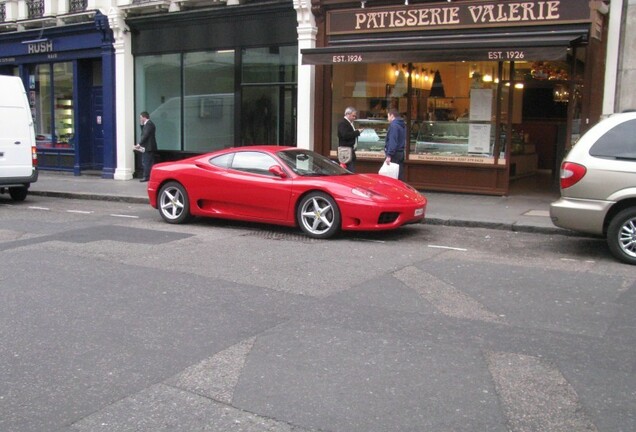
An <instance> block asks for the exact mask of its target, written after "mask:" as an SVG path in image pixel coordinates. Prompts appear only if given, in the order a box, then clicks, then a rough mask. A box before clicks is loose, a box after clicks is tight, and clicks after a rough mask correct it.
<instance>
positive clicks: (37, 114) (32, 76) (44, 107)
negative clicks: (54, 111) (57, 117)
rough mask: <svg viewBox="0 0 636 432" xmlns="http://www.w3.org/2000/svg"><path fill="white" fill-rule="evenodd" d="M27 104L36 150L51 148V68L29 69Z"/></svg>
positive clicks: (35, 67)
mask: <svg viewBox="0 0 636 432" xmlns="http://www.w3.org/2000/svg"><path fill="white" fill-rule="evenodd" d="M29 69H30V70H29V104H30V105H31V113H32V114H33V119H34V127H35V140H36V143H37V146H38V148H52V147H54V145H55V141H54V140H53V117H52V115H51V66H50V65H48V64H41V65H36V66H33V67H31V68H29Z"/></svg>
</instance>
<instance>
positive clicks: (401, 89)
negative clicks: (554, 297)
mask: <svg viewBox="0 0 636 432" xmlns="http://www.w3.org/2000/svg"><path fill="white" fill-rule="evenodd" d="M407 91H408V86H407V84H406V75H405V74H404V71H403V70H399V71H398V76H397V79H396V80H395V85H394V86H393V90H392V91H391V97H402V96H404V94H405V93H406V92H407Z"/></svg>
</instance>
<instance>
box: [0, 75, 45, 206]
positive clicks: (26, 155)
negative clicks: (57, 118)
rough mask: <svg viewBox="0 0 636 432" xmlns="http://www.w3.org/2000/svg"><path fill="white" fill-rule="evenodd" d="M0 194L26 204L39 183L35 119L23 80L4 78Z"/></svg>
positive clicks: (0, 88) (0, 86) (1, 87)
mask: <svg viewBox="0 0 636 432" xmlns="http://www.w3.org/2000/svg"><path fill="white" fill-rule="evenodd" d="M0 94H1V95H2V96H1V97H0V193H5V192H9V195H11V198H12V199H13V200H14V201H24V199H25V198H26V196H27V192H28V190H29V186H30V185H31V183H33V182H35V181H37V179H38V171H37V153H36V149H35V132H34V130H33V118H32V117H31V109H30V108H29V101H28V99H27V95H26V91H25V90H24V86H23V85H22V80H21V79H20V78H18V77H15V76H6V75H0Z"/></svg>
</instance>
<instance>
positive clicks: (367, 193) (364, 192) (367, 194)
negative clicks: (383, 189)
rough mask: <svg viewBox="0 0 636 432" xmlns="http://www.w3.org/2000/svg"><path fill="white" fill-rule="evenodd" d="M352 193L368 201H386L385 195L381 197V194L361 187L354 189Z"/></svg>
mask: <svg viewBox="0 0 636 432" xmlns="http://www.w3.org/2000/svg"><path fill="white" fill-rule="evenodd" d="M351 193H352V194H354V195H356V196H359V197H362V198H367V199H386V197H385V196H384V195H380V194H379V193H376V192H373V191H372V190H371V189H365V188H360V187H354V188H353V189H351Z"/></svg>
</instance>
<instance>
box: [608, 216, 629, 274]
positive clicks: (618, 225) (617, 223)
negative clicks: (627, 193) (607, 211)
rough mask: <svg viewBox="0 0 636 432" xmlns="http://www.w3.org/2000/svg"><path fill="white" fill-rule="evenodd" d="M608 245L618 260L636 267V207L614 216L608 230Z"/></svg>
mask: <svg viewBox="0 0 636 432" xmlns="http://www.w3.org/2000/svg"><path fill="white" fill-rule="evenodd" d="M607 244H608V246H609V249H610V252H612V255H614V256H615V257H616V258H617V259H619V260H620V261H623V262H625V263H627V264H632V265H636V207H630V208H627V209H625V210H622V211H621V212H619V213H618V214H617V215H616V216H614V218H613V219H612V221H611V222H610V224H609V227H608V229H607Z"/></svg>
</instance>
